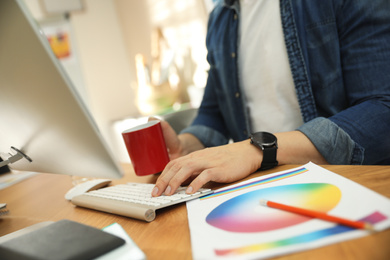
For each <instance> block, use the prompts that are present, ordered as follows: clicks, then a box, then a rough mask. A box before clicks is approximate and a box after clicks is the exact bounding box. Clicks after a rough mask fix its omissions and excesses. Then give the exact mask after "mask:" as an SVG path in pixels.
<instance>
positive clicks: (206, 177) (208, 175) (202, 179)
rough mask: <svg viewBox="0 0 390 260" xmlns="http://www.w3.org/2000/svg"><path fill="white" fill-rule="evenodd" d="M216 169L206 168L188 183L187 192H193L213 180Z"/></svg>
mask: <svg viewBox="0 0 390 260" xmlns="http://www.w3.org/2000/svg"><path fill="white" fill-rule="evenodd" d="M213 172H214V169H206V170H204V171H202V172H201V173H200V174H199V175H198V176H197V177H196V178H195V179H194V180H193V181H192V182H191V184H190V185H188V188H187V190H186V193H187V194H193V193H195V192H197V191H198V190H199V189H200V188H202V187H203V186H204V185H205V184H206V183H208V182H209V181H211V180H212V176H213Z"/></svg>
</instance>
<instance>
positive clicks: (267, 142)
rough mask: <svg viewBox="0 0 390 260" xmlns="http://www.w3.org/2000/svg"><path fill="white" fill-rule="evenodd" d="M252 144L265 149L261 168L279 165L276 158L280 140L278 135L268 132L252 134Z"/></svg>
mask: <svg viewBox="0 0 390 260" xmlns="http://www.w3.org/2000/svg"><path fill="white" fill-rule="evenodd" d="M251 144H253V145H254V146H256V147H258V148H259V149H261V150H262V151H263V161H262V163H261V167H260V168H259V170H266V169H271V168H273V167H275V166H277V165H278V161H277V160H276V151H277V149H278V140H277V138H276V136H274V135H273V134H271V133H268V132H257V133H254V134H252V135H251Z"/></svg>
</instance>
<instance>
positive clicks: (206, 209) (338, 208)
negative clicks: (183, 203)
mask: <svg viewBox="0 0 390 260" xmlns="http://www.w3.org/2000/svg"><path fill="white" fill-rule="evenodd" d="M262 199H265V200H270V201H275V202H279V203H283V204H287V205H291V206H295V207H301V208H306V209H311V210H316V211H321V212H327V213H328V214H331V215H336V216H338V217H343V218H347V219H351V220H361V221H365V222H368V223H370V224H372V225H373V226H374V228H375V229H376V230H378V231H380V230H384V229H386V228H388V227H390V200H389V199H388V198H386V197H384V196H382V195H380V194H377V193H375V192H373V191H372V190H369V189H367V188H365V187H363V186H361V185H359V184H357V183H355V182H352V181H350V180H348V179H346V178H344V177H342V176H340V175H337V174H335V173H333V172H330V171H328V170H326V169H324V168H322V167H320V166H318V165H315V164H313V163H308V164H306V165H304V166H302V167H298V168H295V169H291V170H288V171H283V172H278V173H274V174H270V175H266V176H262V177H258V178H254V179H251V180H248V181H245V182H242V183H239V184H237V185H232V186H229V187H226V188H223V189H220V190H217V191H216V192H215V193H214V194H211V195H209V196H206V197H203V198H201V199H198V200H194V201H191V202H188V203H187V210H188V218H189V226H190V233H191V243H192V252H193V258H194V259H263V258H269V257H274V256H278V255H283V254H288V253H292V252H297V251H302V250H307V249H310V248H316V247H320V246H324V245H328V244H332V243H336V242H340V241H344V240H348V239H353V238H357V237H361V236H365V235H368V234H369V231H366V230H357V229H354V228H351V227H347V226H343V225H338V224H335V223H332V222H328V221H324V220H320V219H313V218H310V217H306V216H303V215H298V214H295V213H290V212H287V211H283V210H279V209H274V208H269V207H265V206H262V205H260V200H262Z"/></svg>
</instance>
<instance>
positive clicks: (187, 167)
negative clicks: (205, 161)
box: [162, 159, 200, 195]
mask: <svg viewBox="0 0 390 260" xmlns="http://www.w3.org/2000/svg"><path fill="white" fill-rule="evenodd" d="M198 167H199V166H198V165H196V164H194V163H193V162H189V160H188V159H182V160H177V161H176V162H174V163H173V165H172V166H171V167H170V169H169V171H168V172H167V174H166V175H165V176H163V177H162V179H164V181H168V179H169V183H168V186H167V187H166V189H165V191H164V193H165V194H166V195H172V194H174V193H175V191H176V190H177V189H178V188H179V187H180V186H181V185H182V184H183V183H184V182H185V181H186V180H187V179H189V178H191V177H192V176H193V175H194V174H195V175H197V173H198V172H200V171H199V170H198Z"/></svg>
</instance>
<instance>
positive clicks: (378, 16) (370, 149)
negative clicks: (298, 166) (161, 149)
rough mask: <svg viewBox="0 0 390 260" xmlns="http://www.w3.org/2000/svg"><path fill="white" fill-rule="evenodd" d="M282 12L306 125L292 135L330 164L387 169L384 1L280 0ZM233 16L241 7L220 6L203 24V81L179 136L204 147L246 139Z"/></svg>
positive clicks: (387, 12)
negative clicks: (196, 105)
mask: <svg viewBox="0 0 390 260" xmlns="http://www.w3.org/2000/svg"><path fill="white" fill-rule="evenodd" d="M280 9H281V19H282V26H283V31H284V38H285V42H286V47H287V53H288V57H289V62H290V68H291V71H292V75H293V79H294V84H295V88H296V92H297V96H298V101H299V104H300V108H301V113H302V116H303V119H304V122H305V123H304V124H303V125H302V126H301V127H300V128H299V129H298V130H299V131H301V132H303V133H304V134H305V135H306V136H307V137H308V138H309V139H310V140H311V141H312V142H313V144H314V145H315V146H316V147H317V149H318V150H319V151H320V152H321V154H322V155H323V156H324V157H325V159H326V160H327V161H328V162H329V163H332V164H390V44H389V43H390V1H388V0H372V1H367V0H322V1H313V0H280ZM239 16H240V11H239V4H238V3H237V2H236V1H234V0H233V1H231V0H230V1H228V0H226V1H225V2H222V1H220V2H218V3H217V4H216V7H215V8H214V10H213V12H212V13H211V15H210V18H209V24H208V34H207V39H206V45H207V48H208V55H207V60H208V62H209V64H210V71H209V78H208V81H207V85H206V88H205V94H204V98H203V101H202V104H201V106H200V108H199V114H198V116H197V117H196V119H195V120H194V122H193V124H192V125H191V126H190V127H189V128H187V129H185V130H184V131H183V132H188V133H192V134H194V135H195V136H197V137H198V138H199V140H201V142H202V143H203V144H204V145H205V146H207V147H209V146H217V145H222V144H226V143H227V142H228V141H229V140H230V139H232V140H234V141H241V140H245V139H247V138H248V137H249V134H250V133H251V126H250V120H249V114H248V111H247V110H246V101H245V99H244V95H242V89H241V87H240V84H239V79H238V69H237V55H238V54H237V49H238V48H237V38H238V23H239ZM254 26H255V25H254ZM259 73H260V72H259ZM270 120H272V119H270Z"/></svg>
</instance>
